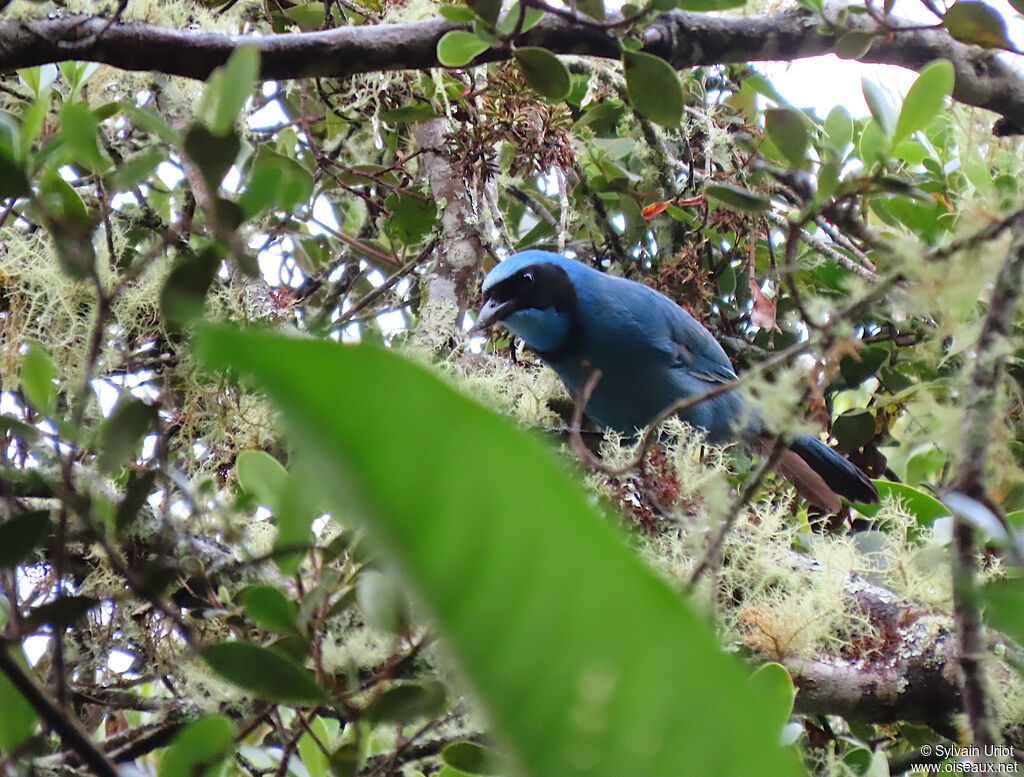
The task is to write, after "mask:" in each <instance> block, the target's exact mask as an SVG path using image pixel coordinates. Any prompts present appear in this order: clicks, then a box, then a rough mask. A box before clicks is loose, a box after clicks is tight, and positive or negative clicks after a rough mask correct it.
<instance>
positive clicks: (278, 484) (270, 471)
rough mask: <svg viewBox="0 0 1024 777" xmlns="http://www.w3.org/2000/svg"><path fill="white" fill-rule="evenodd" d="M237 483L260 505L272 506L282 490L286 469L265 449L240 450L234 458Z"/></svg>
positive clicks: (286, 473)
mask: <svg viewBox="0 0 1024 777" xmlns="http://www.w3.org/2000/svg"><path fill="white" fill-rule="evenodd" d="M235 468H236V469H235V472H236V476H237V477H238V485H239V486H241V487H242V490H243V491H245V492H246V493H249V494H252V495H253V496H254V497H256V501H257V502H259V503H260V504H262V505H267V506H268V507H270V508H273V507H274V506H275V505H276V504H277V503H278V497H279V496H280V495H281V493H282V492H283V491H284V487H285V482H286V481H287V480H288V470H286V469H285V468H284V466H283V465H282V464H281V462H279V461H278V460H277V459H275V458H274V457H273V456H271V455H270V454H269V453H267V452H265V451H242V452H241V453H239V454H238V457H237V458H236V459H235Z"/></svg>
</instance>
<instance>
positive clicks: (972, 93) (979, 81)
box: [0, 6, 1024, 134]
mask: <svg viewBox="0 0 1024 777" xmlns="http://www.w3.org/2000/svg"><path fill="white" fill-rule="evenodd" d="M837 10H838V6H837V7H835V8H831V9H830V10H829V16H830V17H832V16H834V14H835V11H837ZM107 24H108V20H106V19H104V18H102V17H98V16H67V17H58V18H52V19H51V18H39V19H32V20H28V21H19V20H13V19H11V20H6V21H0V72H11V71H13V70H15V69H18V68H24V67H30V66H34V65H41V64H45V63H48V62H61V61H64V60H68V59H78V60H90V61H95V62H103V63H105V64H108V65H113V66H114V67H119V68H121V69H124V70H151V71H156V72H160V73H166V74H168V75H179V76H186V77H189V78H197V79H205V78H207V77H208V76H209V75H210V73H211V72H212V70H213V69H214V68H216V67H218V66H219V65H222V64H223V63H224V62H225V61H226V60H227V58H228V56H230V54H231V52H232V51H233V50H234V49H235V48H236V47H238V46H239V45H242V44H248V45H252V46H255V47H256V48H257V49H259V51H260V53H261V56H262V65H261V76H262V78H264V79H289V78H305V77H310V76H322V77H335V78H342V77H345V76H349V75H352V74H354V73H366V72H377V71H394V70H424V69H428V68H432V67H439V66H440V63H439V62H438V61H437V42H438V41H439V40H440V39H441V36H443V35H444V34H445V33H446V32H449V31H450V30H454V29H464V28H465V27H466V25H456V24H452V23H451V22H448V21H446V20H444V19H440V18H437V19H431V20H429V21H424V22H411V23H402V24H381V25H361V26H355V27H341V28H338V29H334V30H326V31H323V32H307V33H286V34H281V35H267V36H253V35H224V34H218V33H202V32H193V31H188V30H172V29H167V28H163V27H157V26H154V25H150V24H144V23H139V22H127V23H120V22H119V23H116V24H113V25H110V26H109V28H107ZM846 25H847V26H846V27H845V28H843V30H841V31H840V33H841V32H845V31H849V30H859V31H868V32H877V33H878V37H877V38H876V39H875V42H874V43H873V44H872V45H871V47H870V48H869V49H868V50H867V51H866V52H865V53H864V54H862V55H861V56H860V57H858V58H857V59H858V61H861V62H870V63H884V64H890V65H899V66H901V67H906V68H909V69H911V70H920V69H921V68H922V67H923V66H924V65H925V64H927V63H928V62H931V61H932V60H935V59H939V58H943V59H948V60H949V61H950V62H952V63H953V67H954V69H955V72H956V81H955V86H954V89H953V96H954V98H955V99H957V100H959V101H960V102H962V103H965V104H967V105H974V106H976V107H979V108H985V109H987V110H990V111H994V112H996V113H998V114H1000V115H1001V116H1002V117H1004V119H1005V121H1003V122H1001V123H1000V125H999V126H997V132H999V133H1001V134H1010V133H1019V132H1020V131H1021V128H1022V127H1024V77H1022V76H1021V74H1020V73H1018V72H1016V71H1015V70H1014V69H1013V68H1012V67H1011V66H1010V65H1009V64H1007V63H1006V62H1004V61H1003V60H1002V59H1000V58H999V57H998V56H997V55H996V54H995V53H993V52H992V51H991V50H987V49H982V48H980V47H978V46H970V45H966V44H963V43H959V42H958V41H956V40H954V39H953V38H952V37H950V36H949V34H948V33H947V32H946V31H945V30H944V29H941V28H935V27H924V26H921V25H915V24H913V23H912V22H908V21H905V20H900V19H895V18H894V19H892V25H893V28H894V29H893V30H881V29H879V28H878V25H877V23H876V22H875V21H874V20H873V19H871V18H870V17H869V16H866V15H855V14H850V15H849V17H848V22H847V23H846ZM840 33H830V34H826V35H823V34H821V33H820V32H819V20H817V19H816V18H815V17H814V16H812V15H811V14H809V13H807V12H806V11H803V10H793V11H786V12H783V13H776V14H764V15H759V16H751V17H743V18H737V17H723V16H717V15H712V14H704V13H694V12H689V11H680V10H673V11H669V12H668V13H665V14H663V15H661V16H660V17H658V18H657V19H655V20H654V21H653V22H652V23H651V24H650V25H648V26H647V27H646V28H645V29H644V30H643V31H642V33H641V39H642V41H643V50H644V51H646V52H649V53H652V54H657V55H658V56H661V57H664V58H665V59H666V60H668V61H669V62H670V63H671V64H672V65H673V66H674V67H676V68H679V69H682V68H688V67H695V66H698V65H712V64H725V63H735V62H751V61H758V60H787V61H789V60H794V59H800V58H803V57H812V56H817V55H820V54H828V53H832V52H835V50H836V43H837V41H838V40H839V38H840ZM516 44H517V45H520V46H543V47H545V48H548V49H549V50H551V51H553V52H555V53H556V54H576V55H582V56H596V57H605V58H612V59H617V58H619V56H620V53H619V47H618V44H617V41H616V40H615V38H614V37H613V36H612V35H611V34H610V33H609V32H608V31H607V30H604V29H601V28H600V27H599V26H596V25H595V24H594V23H593V22H587V21H585V20H575V21H574V20H570V19H566V18H562V17H559V16H554V15H552V14H548V15H547V16H546V17H545V18H544V19H543V20H542V21H541V23H540V24H538V25H537V26H536V27H534V28H533V29H531V30H529V31H528V32H526V33H524V34H523V35H520V36H519V38H518V39H517V40H516ZM510 56H511V52H510V50H509V48H508V47H507V46H505V45H504V44H502V43H496V44H495V45H494V46H492V47H491V48H490V49H489V50H487V51H485V52H484V53H483V54H481V55H480V56H479V57H477V59H476V60H475V61H474V62H475V63H476V64H480V63H484V62H495V61H500V60H507V59H509V58H510Z"/></svg>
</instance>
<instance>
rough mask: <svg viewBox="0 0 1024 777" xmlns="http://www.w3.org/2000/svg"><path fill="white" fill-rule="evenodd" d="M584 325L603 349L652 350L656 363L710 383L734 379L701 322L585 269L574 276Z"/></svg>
mask: <svg viewBox="0 0 1024 777" xmlns="http://www.w3.org/2000/svg"><path fill="white" fill-rule="evenodd" d="M574 282H575V284H576V292H577V295H578V297H579V301H580V312H581V315H582V316H583V317H584V319H585V320H584V323H585V327H586V328H587V329H588V330H589V331H590V332H592V333H599V336H598V337H597V338H596V339H597V340H599V341H600V342H601V343H602V344H603V346H604V347H615V346H618V347H619V348H622V349H626V348H628V349H629V350H630V351H633V352H636V351H638V350H641V351H648V352H649V353H650V354H651V356H652V357H653V356H654V355H655V354H658V356H657V358H656V359H654V361H652V364H655V363H660V364H662V365H667V366H668V367H669V369H682V370H685V371H686V372H687V373H689V374H690V375H692V376H693V377H695V378H697V379H699V380H702V381H705V382H707V383H712V384H715V383H728V382H730V381H733V380H736V373H735V372H733V369H732V364H730V362H729V357H728V356H726V355H725V351H723V350H722V346H720V345H719V344H718V341H717V340H715V338H714V337H713V336H712V335H711V333H710V332H709V331H708V330H707V329H705V328H704V327H703V326H702V325H701V324H700V322H699V321H697V320H696V319H695V318H694V317H693V316H691V315H690V314H689V313H687V312H686V311H685V310H683V309H682V308H681V307H679V306H678V305H677V304H676V303H675V302H673V301H672V300H670V299H669V298H668V297H666V296H664V295H663V294H660V293H659V292H657V291H655V290H654V289H651V288H649V287H647V286H644V285H643V284H640V283H634V282H633V281H627V280H625V279H623V278H616V277H614V276H611V275H606V274H604V273H599V272H593V271H588V272H584V271H582V270H578V271H577V276H576V277H574Z"/></svg>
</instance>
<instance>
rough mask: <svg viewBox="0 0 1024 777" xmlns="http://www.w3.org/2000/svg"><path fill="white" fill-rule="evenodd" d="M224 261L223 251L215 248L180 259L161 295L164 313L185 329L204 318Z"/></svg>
mask: <svg viewBox="0 0 1024 777" xmlns="http://www.w3.org/2000/svg"><path fill="white" fill-rule="evenodd" d="M220 261H221V257H220V251H219V249H217V248H214V247H213V246H207V247H206V248H204V249H203V250H202V251H200V252H199V253H198V254H194V253H191V252H185V253H182V254H181V255H180V256H179V257H178V261H177V262H175V265H174V267H173V269H172V270H171V272H170V274H169V275H168V276H167V280H166V281H165V282H164V287H163V289H162V290H161V292H160V310H161V311H162V312H163V314H164V316H165V317H166V319H167V320H168V321H169V322H170V323H172V324H174V325H175V326H184V325H186V324H190V323H192V322H193V321H195V320H197V319H199V318H201V317H202V315H203V310H204V309H205V306H206V292H207V291H209V289H210V285H211V284H212V283H213V279H214V278H215V277H216V276H217V268H219V267H220Z"/></svg>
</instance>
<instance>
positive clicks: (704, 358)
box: [662, 298, 736, 383]
mask: <svg viewBox="0 0 1024 777" xmlns="http://www.w3.org/2000/svg"><path fill="white" fill-rule="evenodd" d="M662 299H664V298H662ZM666 301H667V300H666ZM663 307H664V308H665V309H664V310H663V314H664V316H665V320H666V329H667V332H668V336H669V338H670V341H671V344H672V347H673V349H674V351H675V363H674V364H673V366H674V367H678V368H682V369H685V370H686V371H687V372H689V373H690V374H691V375H693V376H694V377H696V378H699V379H701V380H703V381H707V382H708V383H730V382H732V381H734V380H736V373H735V371H734V370H733V368H732V364H731V363H730V362H729V357H728V356H726V355H725V351H723V350H722V346H720V345H719V344H718V341H717V340H715V338H714V337H713V336H712V334H711V333H710V332H709V331H708V330H707V329H705V328H704V327H703V325H702V324H701V323H700V322H699V321H697V319H695V318H694V317H693V316H691V315H690V314H689V313H687V312H686V311H685V310H683V309H682V308H681V307H679V306H678V305H676V304H672V306H671V308H668V307H665V306H663Z"/></svg>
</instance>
